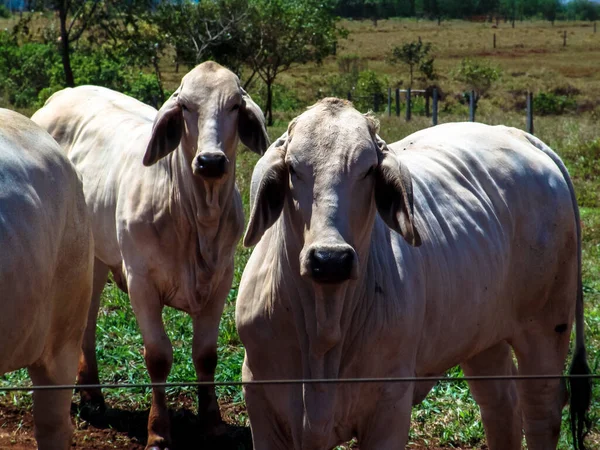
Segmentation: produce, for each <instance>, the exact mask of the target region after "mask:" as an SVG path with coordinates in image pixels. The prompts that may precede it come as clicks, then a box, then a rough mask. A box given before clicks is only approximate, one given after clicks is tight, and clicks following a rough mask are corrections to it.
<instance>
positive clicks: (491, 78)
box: [453, 58, 501, 106]
mask: <svg viewBox="0 0 600 450" xmlns="http://www.w3.org/2000/svg"><path fill="white" fill-rule="evenodd" d="M500 75H501V72H500V68H498V67H495V66H492V65H491V64H489V63H486V62H483V61H476V60H472V59H469V58H465V59H463V60H462V61H461V63H460V66H458V67H457V68H456V69H455V70H454V71H453V76H454V79H456V80H457V81H459V82H461V83H462V84H463V87H464V88H465V89H469V90H473V91H475V93H476V95H475V99H474V100H475V105H476V106H477V102H478V101H479V99H480V98H481V97H482V96H484V95H485V94H486V93H487V92H488V91H489V90H490V88H491V87H492V86H493V85H494V83H495V82H496V81H498V79H500Z"/></svg>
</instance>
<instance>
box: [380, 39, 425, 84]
mask: <svg viewBox="0 0 600 450" xmlns="http://www.w3.org/2000/svg"><path fill="white" fill-rule="evenodd" d="M431 50H432V45H431V42H423V41H422V40H421V38H419V39H418V40H416V41H412V42H407V43H406V44H403V45H402V46H401V47H399V46H395V47H394V48H392V51H391V52H390V55H389V58H388V61H389V62H390V63H391V64H396V63H399V62H402V63H404V64H406V65H407V66H408V67H409V70H410V82H409V87H412V85H413V71H414V69H415V67H416V68H417V70H418V71H419V73H421V75H422V78H423V79H425V80H434V79H435V78H436V75H435V70H434V67H433V63H434V58H433V56H431Z"/></svg>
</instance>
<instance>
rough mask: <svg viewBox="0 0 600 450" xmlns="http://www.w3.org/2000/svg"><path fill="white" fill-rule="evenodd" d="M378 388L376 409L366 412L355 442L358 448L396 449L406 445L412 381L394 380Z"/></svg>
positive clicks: (373, 449) (372, 449)
mask: <svg viewBox="0 0 600 450" xmlns="http://www.w3.org/2000/svg"><path fill="white" fill-rule="evenodd" d="M401 376H410V375H401ZM381 392H382V394H381V395H382V396H381V401H380V402H378V404H377V410H376V411H374V413H373V414H371V415H370V416H369V418H368V422H367V424H366V426H364V427H360V428H359V430H358V446H359V447H360V449H361V450H398V449H400V448H404V447H406V442H407V441H408V431H409V428H410V413H411V409H412V402H413V396H414V383H396V384H394V385H393V386H392V387H389V388H388V387H386V388H383V387H382V389H381ZM391 399H395V401H391Z"/></svg>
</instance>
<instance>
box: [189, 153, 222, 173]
mask: <svg viewBox="0 0 600 450" xmlns="http://www.w3.org/2000/svg"><path fill="white" fill-rule="evenodd" d="M192 167H193V170H194V174H196V175H200V176H202V177H205V178H220V177H222V176H223V175H224V174H225V172H226V171H227V157H226V156H225V155H219V154H217V155H214V154H200V155H198V156H196V158H195V159H194V163H193V166H192Z"/></svg>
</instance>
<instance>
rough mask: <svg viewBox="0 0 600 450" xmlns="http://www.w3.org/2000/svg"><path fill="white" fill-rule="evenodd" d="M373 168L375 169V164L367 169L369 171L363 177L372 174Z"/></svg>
mask: <svg viewBox="0 0 600 450" xmlns="http://www.w3.org/2000/svg"><path fill="white" fill-rule="evenodd" d="M373 170H374V167H373V166H371V167H369V170H367V173H365V176H364V177H363V179H364V178H367V177H368V176H369V175H371V174H372V173H373Z"/></svg>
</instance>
